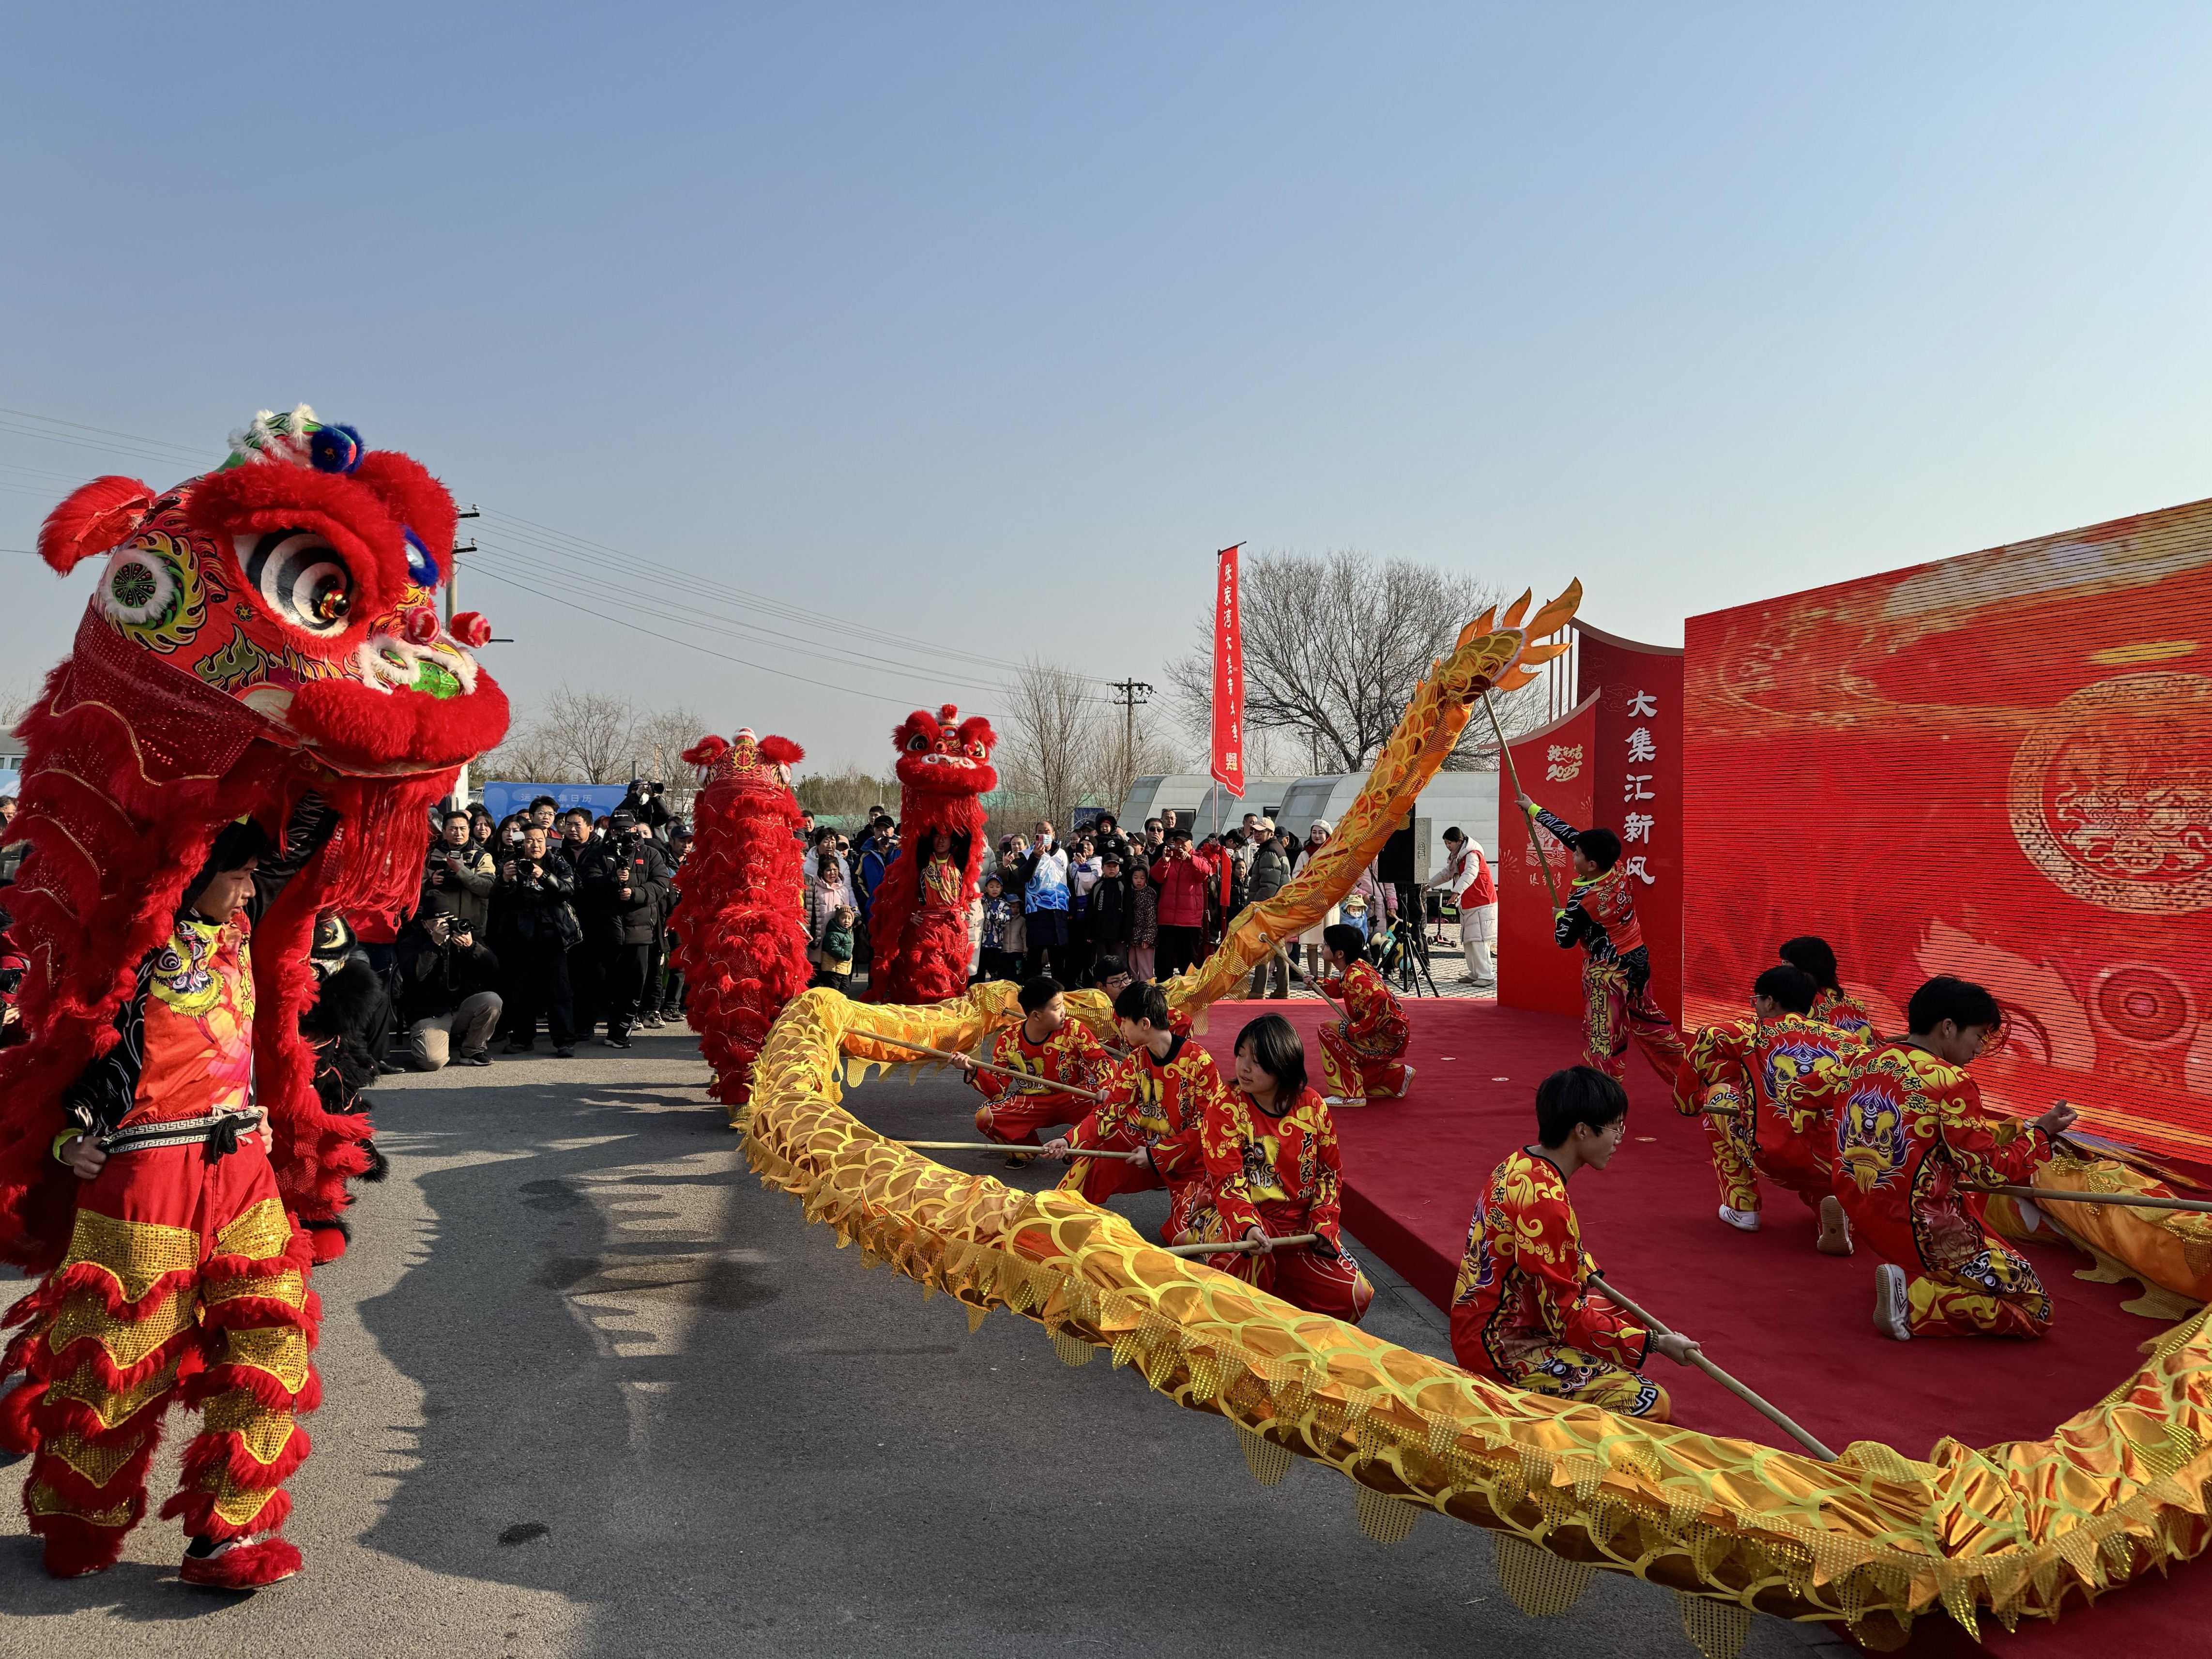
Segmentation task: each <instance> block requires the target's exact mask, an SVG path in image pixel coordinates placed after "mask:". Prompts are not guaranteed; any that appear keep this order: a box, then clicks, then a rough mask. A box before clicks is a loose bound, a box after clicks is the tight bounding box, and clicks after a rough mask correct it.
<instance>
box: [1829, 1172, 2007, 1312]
mask: <svg viewBox="0 0 2212 1659" xmlns="http://www.w3.org/2000/svg"><path fill="white" fill-rule="evenodd" d="M1843 1187H1844V1191H1846V1192H1848V1191H1850V1183H1849V1182H1844V1183H1843ZM1844 1208H1845V1211H1846V1212H1847V1213H1848V1214H1849V1215H1850V1219H1851V1226H1852V1228H1853V1230H1854V1231H1856V1232H1857V1234H1858V1236H1859V1237H1860V1238H1861V1239H1862V1240H1863V1241H1864V1242H1865V1243H1868V1244H1869V1245H1871V1246H1872V1247H1873V1248H1874V1249H1875V1250H1876V1251H1878V1252H1880V1253H1881V1256H1882V1259H1883V1260H1884V1261H1893V1262H1895V1263H1896V1264H1897V1265H1898V1266H1899V1267H1902V1268H1904V1269H1905V1304H1906V1309H1907V1313H1906V1328H1908V1329H1909V1330H1911V1333H1912V1334H1913V1335H1915V1336H2021V1337H2037V1336H2041V1335H2042V1334H2044V1333H2045V1331H2047V1330H2049V1329H2050V1328H2051V1297H2050V1296H2049V1294H2048V1293H2047V1292H2045V1290H2044V1288H2043V1280H2042V1279H2041V1278H2039V1276H2038V1275H2037V1273H2036V1271H2035V1268H2034V1267H2033V1266H2032V1265H2031V1264H2030V1263H2029V1261H2028V1260H2027V1257H2025V1256H2023V1255H2021V1254H2020V1253H2019V1252H2018V1251H2016V1250H2015V1249H2013V1248H2012V1247H2011V1246H2010V1245H2008V1244H2007V1243H2005V1242H2004V1241H2003V1240H2002V1239H2001V1238H1997V1237H1994V1236H1993V1235H1991V1234H1990V1233H1989V1232H1988V1231H1985V1230H1984V1229H1983V1228H1982V1224H1981V1221H1980V1218H1979V1217H1978V1216H1977V1215H1975V1214H1973V1213H1972V1212H1970V1211H1968V1210H1966V1208H1965V1206H1959V1207H1958V1208H1957V1209H1956V1210H1954V1212H1952V1213H1951V1214H1950V1215H1948V1216H1944V1217H1940V1218H1938V1219H1936V1220H1935V1221H1934V1222H1932V1223H1931V1222H1929V1221H1928V1220H1924V1219H1923V1223H1922V1225H1921V1227H1920V1228H1918V1229H1916V1228H1915V1227H1914V1226H1913V1225H1912V1223H1911V1220H1910V1219H1909V1218H1904V1217H1891V1216H1888V1215H1883V1214H1879V1213H1875V1212H1874V1209H1873V1206H1868V1205H1863V1204H1861V1205H1857V1206H1854V1205H1852V1204H1851V1203H1850V1200H1848V1199H1846V1200H1845V1203H1844ZM1923 1232H1924V1233H1927V1234H1929V1235H1931V1236H1938V1237H1942V1238H1943V1239H1944V1240H1945V1241H1946V1242H1947V1243H1949V1244H1951V1246H1952V1248H1953V1249H1954V1250H1955V1251H1956V1253H1957V1255H1956V1259H1954V1260H1952V1261H1945V1262H1929V1261H1927V1260H1926V1259H1925V1258H1924V1257H1923V1254H1922V1250H1921V1240H1920V1237H1918V1236H1917V1235H1918V1234H1920V1233H1923ZM1977 1233H1978V1234H1979V1247H1978V1248H1976V1246H1975V1242H1974V1241H1975V1236H1976V1234H1977Z"/></svg>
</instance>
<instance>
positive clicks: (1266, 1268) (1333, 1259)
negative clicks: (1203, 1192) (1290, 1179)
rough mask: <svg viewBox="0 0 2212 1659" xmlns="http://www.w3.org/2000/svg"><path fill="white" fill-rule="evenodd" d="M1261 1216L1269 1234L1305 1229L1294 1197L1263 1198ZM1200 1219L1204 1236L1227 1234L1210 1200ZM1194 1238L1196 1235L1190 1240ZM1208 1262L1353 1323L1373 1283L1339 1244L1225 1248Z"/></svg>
mask: <svg viewBox="0 0 2212 1659" xmlns="http://www.w3.org/2000/svg"><path fill="white" fill-rule="evenodd" d="M1259 1208H1260V1222H1261V1226H1263V1227H1264V1228H1266V1230H1267V1236H1268V1237H1270V1238H1291V1237H1296V1236H1297V1234H1299V1233H1303V1232H1310V1231H1312V1228H1311V1227H1310V1225H1308V1224H1307V1220H1306V1206H1304V1205H1303V1204H1297V1203H1262V1204H1261V1206H1259ZM1201 1225H1202V1226H1203V1227H1204V1231H1202V1232H1201V1233H1200V1235H1199V1237H1200V1238H1203V1239H1209V1240H1210V1239H1226V1238H1227V1237H1228V1228H1227V1227H1226V1226H1225V1225H1224V1223H1223V1222H1222V1219H1221V1217H1220V1215H1219V1213H1218V1212H1217V1211H1215V1210H1214V1208H1213V1207H1212V1206H1211V1205H1208V1206H1206V1214H1205V1216H1204V1218H1203V1219H1202V1222H1201ZM1194 1242H1195V1241H1194ZM1206 1261H1207V1263H1208V1264H1209V1265H1210V1266H1212V1267H1218V1268H1219V1269H1221V1271H1222V1272H1223V1273H1234V1274H1235V1275H1236V1276H1237V1278H1239V1279H1243V1281H1244V1282H1245V1283H1246V1284H1248V1285H1251V1286H1253V1287H1254V1288H1255V1290H1262V1291H1267V1293H1268V1294H1269V1295H1270V1296H1279V1297H1282V1298H1283V1300H1284V1301H1285V1302H1287V1303H1289V1304H1291V1306H1292V1307H1293V1308H1300V1309H1303V1310H1304V1311H1306V1312H1307V1313H1317V1314H1327V1315H1328V1316H1329V1317H1330V1318H1332V1319H1341V1320H1342V1321H1344V1322H1345V1323H1346V1324H1347V1325H1357V1324H1358V1322H1359V1321H1360V1319H1361V1317H1362V1316H1364V1315H1365V1313H1366V1312H1367V1304H1369V1303H1370V1302H1372V1301H1374V1300H1375V1286H1374V1285H1372V1284H1370V1283H1369V1282H1368V1278H1367V1275H1366V1274H1365V1273H1362V1272H1360V1271H1359V1264H1358V1262H1357V1261H1353V1260H1352V1253H1351V1252H1350V1251H1348V1250H1345V1249H1339V1250H1338V1251H1337V1253H1336V1254H1335V1255H1321V1254H1319V1253H1317V1252H1316V1251H1315V1250H1314V1249H1313V1248H1312V1247H1311V1246H1310V1245H1304V1244H1300V1245H1295V1246H1292V1247H1291V1248H1290V1249H1275V1250H1270V1251H1269V1252H1268V1253H1267V1255H1245V1254H1243V1253H1242V1252H1229V1251H1225V1252H1224V1253H1223V1254H1221V1255H1210V1256H1208V1257H1206Z"/></svg>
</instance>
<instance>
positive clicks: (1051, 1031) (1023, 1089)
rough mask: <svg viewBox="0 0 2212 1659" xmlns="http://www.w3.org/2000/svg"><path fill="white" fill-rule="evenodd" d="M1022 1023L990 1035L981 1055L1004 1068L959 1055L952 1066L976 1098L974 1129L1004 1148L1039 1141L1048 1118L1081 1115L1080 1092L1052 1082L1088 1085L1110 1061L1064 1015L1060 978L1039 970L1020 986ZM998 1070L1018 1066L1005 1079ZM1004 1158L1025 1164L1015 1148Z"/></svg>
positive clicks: (1084, 1031) (1092, 1084)
mask: <svg viewBox="0 0 2212 1659" xmlns="http://www.w3.org/2000/svg"><path fill="white" fill-rule="evenodd" d="M1021 1002H1022V1023H1021V1024H1018V1025H1014V1026H1010V1027H1008V1028H1007V1029H1006V1030H1003V1031H995V1032H994V1033H992V1036H991V1039H990V1041H989V1042H988V1043H987V1045H986V1047H985V1050H984V1055H983V1057H984V1059H986V1060H988V1061H990V1062H991V1064H993V1065H994V1066H1004V1067H1005V1068H1006V1071H999V1072H987V1071H984V1070H982V1069H981V1068H980V1067H979V1066H977V1065H976V1064H975V1061H974V1060H970V1059H969V1057H968V1056H967V1055H966V1054H963V1055H961V1056H960V1057H959V1058H958V1059H957V1060H954V1061H953V1064H954V1065H955V1066H958V1067H959V1068H960V1069H961V1070H962V1071H963V1072H965V1073H968V1081H969V1083H970V1084H972V1085H974V1086H975V1091H976V1092H977V1093H978V1094H980V1095H981V1096H982V1097H983V1103H982V1105H981V1106H980V1107H978V1108H977V1109H976V1112H975V1127H976V1128H978V1129H979V1130H981V1132H982V1133H983V1134H984V1135H985V1136H986V1137H987V1138H988V1139H992V1140H998V1141H1004V1142H1005V1143H1006V1145H1007V1146H1009V1147H1021V1146H1038V1145H1040V1144H1042V1143H1041V1142H1040V1141H1039V1139H1038V1137H1037V1131H1038V1130H1039V1129H1041V1128H1042V1127H1044V1126H1045V1125H1046V1124H1048V1123H1073V1122H1074V1121H1077V1120H1079V1118H1081V1117H1082V1116H1083V1115H1084V1111H1083V1105H1082V1097H1081V1096H1079V1095H1072V1094H1069V1093H1067V1092H1066V1089H1065V1088H1064V1087H1062V1086H1060V1085H1073V1086H1074V1087H1076V1088H1078V1089H1089V1090H1092V1091H1096V1090H1097V1087H1098V1079H1100V1077H1101V1076H1103V1074H1104V1073H1105V1071H1106V1068H1107V1066H1108V1065H1109V1063H1110V1062H1109V1058H1108V1056H1107V1053H1106V1050H1105V1048H1104V1047H1103V1045H1102V1044H1101V1043H1100V1042H1099V1041H1098V1039H1097V1037H1095V1036H1091V1028H1090V1027H1089V1026H1087V1025H1085V1024H1084V1023H1083V1022H1082V1021H1081V1020H1079V1019H1070V1018H1068V1015H1067V999H1066V996H1065V995H1064V994H1062V992H1061V990H1060V981H1058V980H1056V979H1051V978H1048V977H1043V976H1040V977H1038V978H1036V979H1033V980H1031V981H1029V982H1028V983H1027V984H1026V985H1024V986H1023V987H1022V991H1021ZM1006 1072H1018V1073H1021V1075H1020V1076H1019V1077H1008V1076H1007V1075H1006ZM1007 1162H1008V1163H1009V1164H1015V1165H1018V1164H1026V1163H1028V1162H1029V1158H1028V1155H1027V1154H1026V1153H1023V1152H1015V1153H1013V1155H1012V1157H1010V1158H1008V1159H1007Z"/></svg>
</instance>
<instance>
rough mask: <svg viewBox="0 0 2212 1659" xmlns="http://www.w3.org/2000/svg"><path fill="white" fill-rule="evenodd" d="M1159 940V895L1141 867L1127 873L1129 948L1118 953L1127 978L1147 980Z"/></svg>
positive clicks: (1149, 877)
mask: <svg viewBox="0 0 2212 1659" xmlns="http://www.w3.org/2000/svg"><path fill="white" fill-rule="evenodd" d="M1159 939H1160V892H1159V889H1158V888H1157V887H1155V886H1153V885H1152V877H1151V875H1150V874H1149V873H1148V872H1146V869H1145V866H1143V865H1141V864H1140V865H1139V866H1137V867H1136V868H1135V869H1133V870H1132V871H1130V872H1129V946H1128V949H1127V951H1124V952H1123V953H1122V957H1123V960H1125V961H1126V962H1127V963H1128V964H1129V977H1130V978H1131V979H1135V980H1150V979H1151V978H1152V951H1153V948H1154V947H1155V946H1156V945H1158V943H1159Z"/></svg>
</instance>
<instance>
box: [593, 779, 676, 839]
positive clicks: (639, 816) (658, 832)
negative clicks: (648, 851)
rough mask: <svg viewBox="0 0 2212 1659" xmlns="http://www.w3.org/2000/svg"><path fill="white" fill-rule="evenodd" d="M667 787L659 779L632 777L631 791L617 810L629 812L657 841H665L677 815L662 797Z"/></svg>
mask: <svg viewBox="0 0 2212 1659" xmlns="http://www.w3.org/2000/svg"><path fill="white" fill-rule="evenodd" d="M667 787H668V786H667V785H666V784H665V783H662V782H660V781H658V780H655V781H653V782H650V783H648V782H647V781H645V780H644V779H643V778H632V779H631V780H630V781H629V791H628V792H627V793H625V794H624V795H623V798H622V805H619V806H617V807H616V808H615V811H617V812H627V813H629V815H630V817H633V818H635V819H636V820H637V823H638V825H639V827H640V828H641V829H643V830H644V831H645V832H646V834H647V835H648V836H651V837H652V838H653V840H654V841H656V842H665V841H666V840H667V838H668V826H669V823H670V822H671V820H673V818H674V817H675V816H676V815H675V814H674V813H673V812H671V811H669V810H668V803H667V802H666V801H665V799H662V796H663V794H664V793H665V791H666V790H667ZM609 828H610V829H611V828H612V825H611V824H610V825H609Z"/></svg>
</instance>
